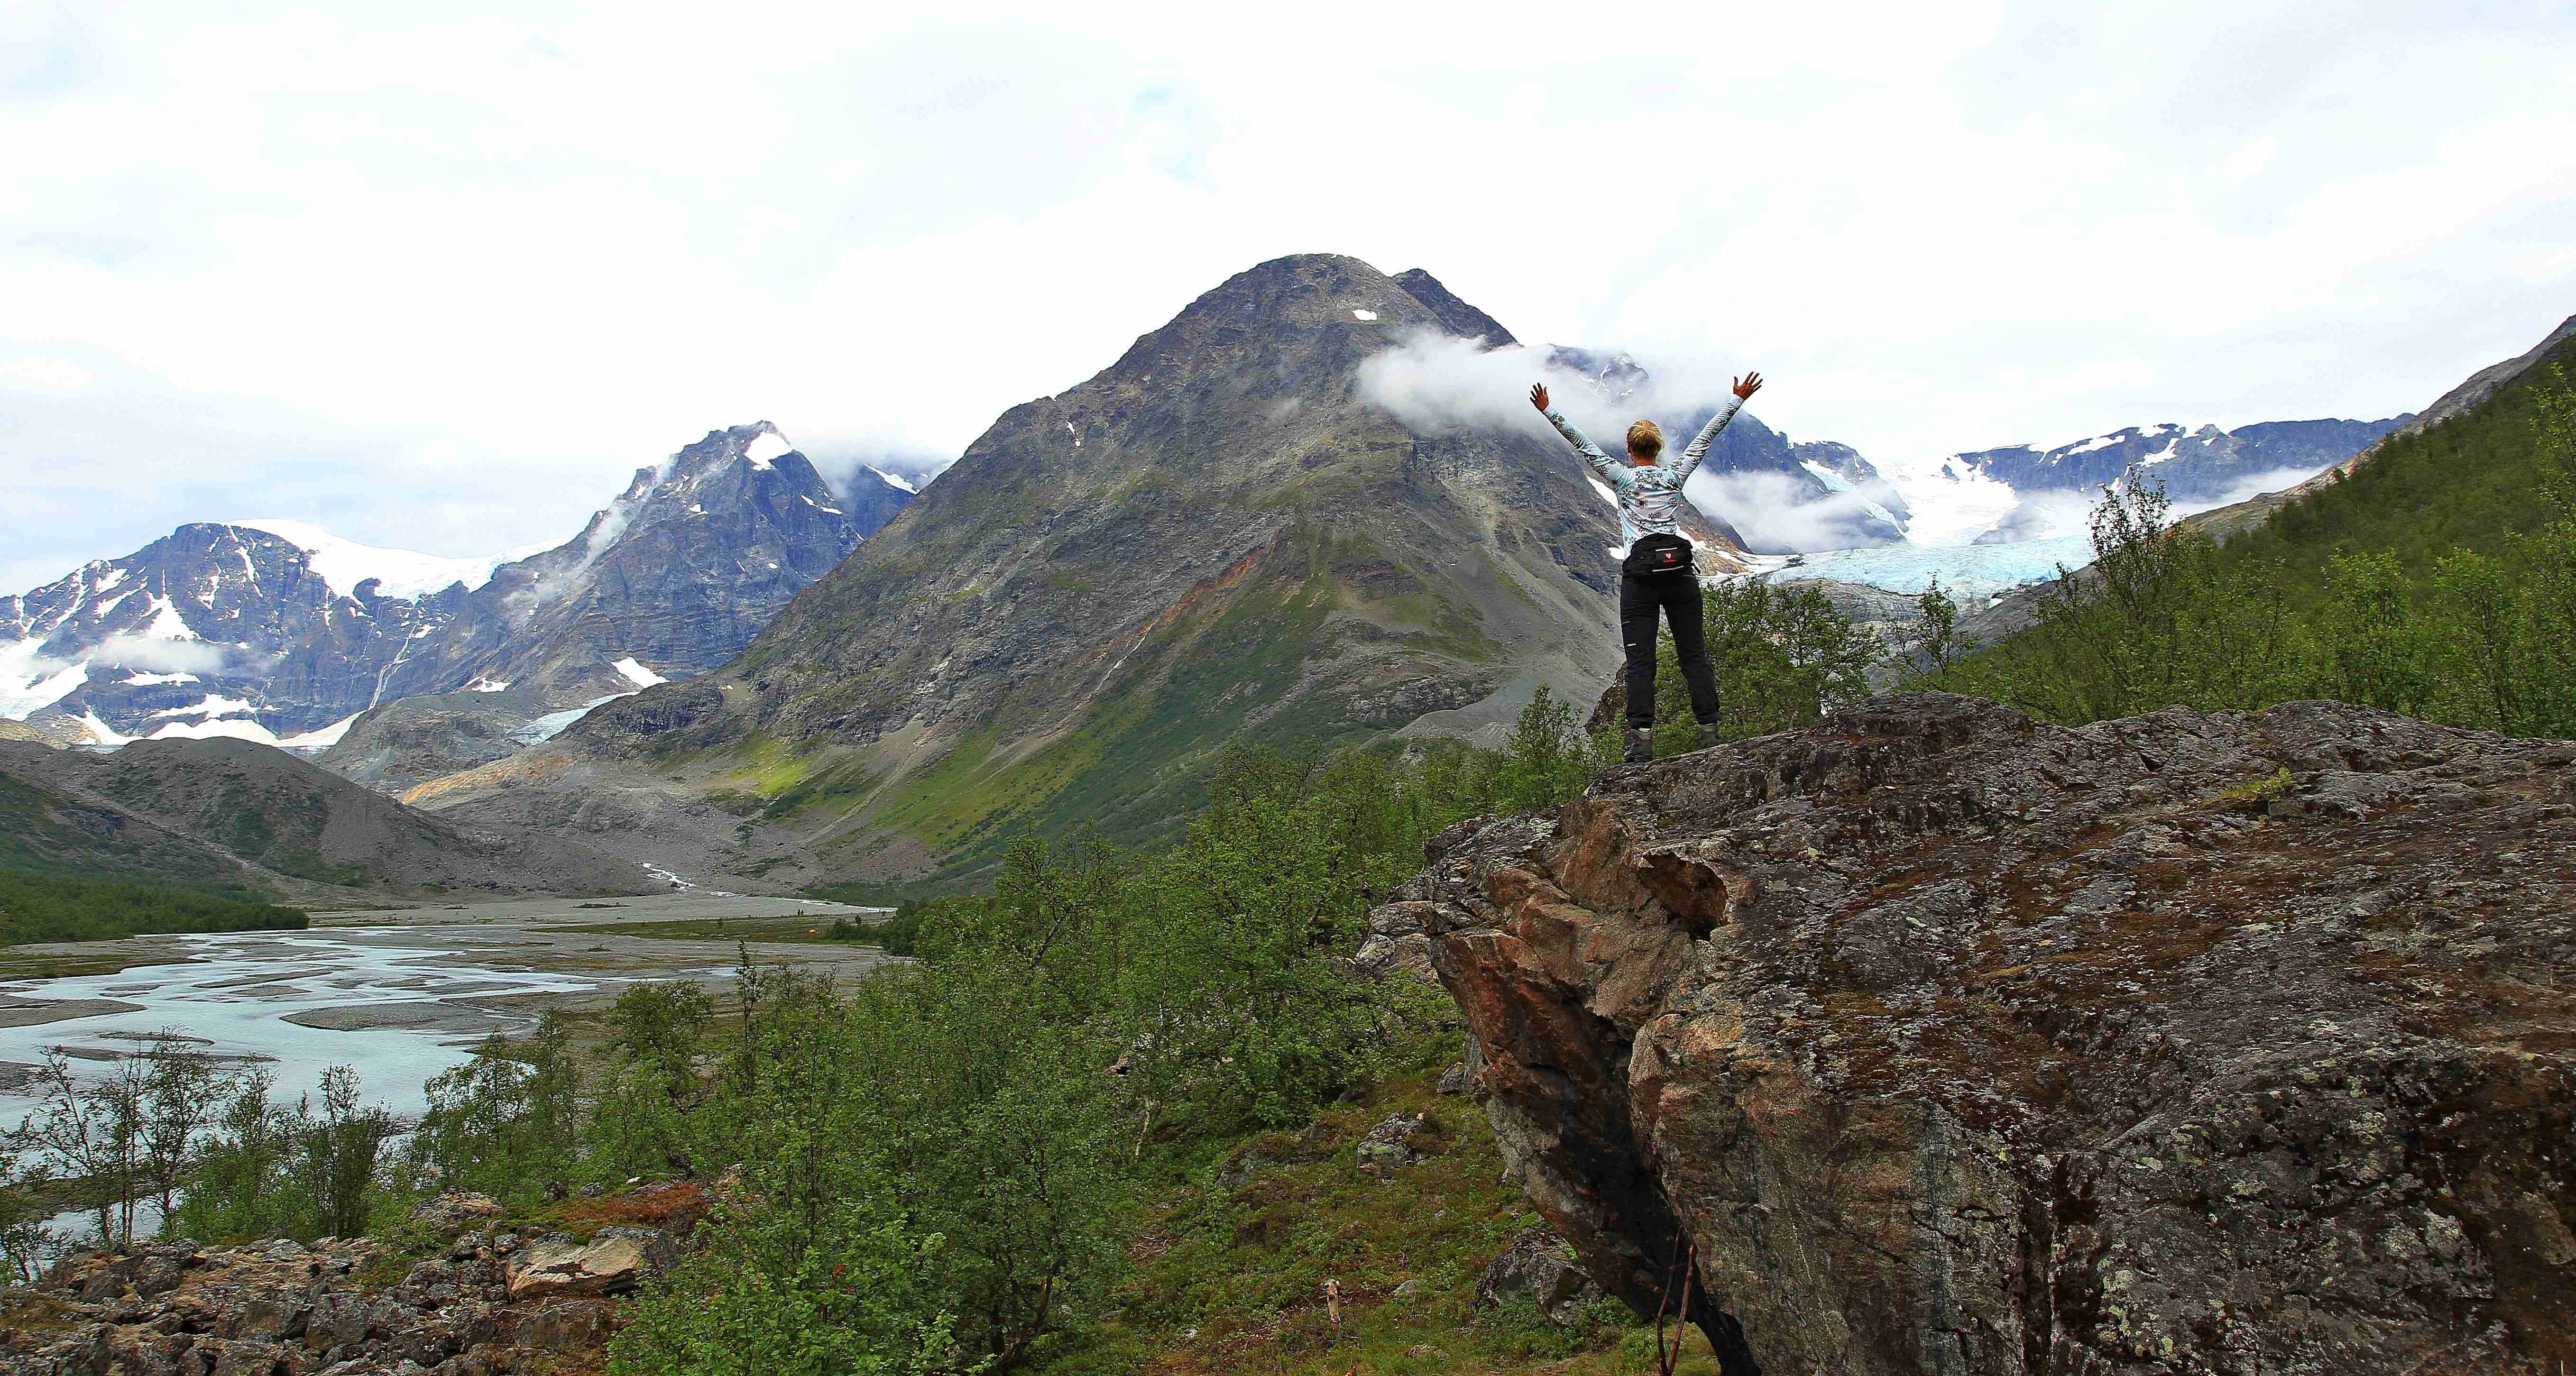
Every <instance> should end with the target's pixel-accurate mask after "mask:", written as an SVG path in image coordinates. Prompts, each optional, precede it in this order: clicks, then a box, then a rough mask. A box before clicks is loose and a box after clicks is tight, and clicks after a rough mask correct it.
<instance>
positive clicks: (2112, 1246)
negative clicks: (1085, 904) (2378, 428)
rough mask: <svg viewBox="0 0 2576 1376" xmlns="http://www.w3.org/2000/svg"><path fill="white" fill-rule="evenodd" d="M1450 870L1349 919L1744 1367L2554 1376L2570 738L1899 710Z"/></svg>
mask: <svg viewBox="0 0 2576 1376" xmlns="http://www.w3.org/2000/svg"><path fill="white" fill-rule="evenodd" d="M2284 770H2286V771H2288V775H2289V777H2288V778H2287V780H2281V779H2280V778H2279V777H2278V775H2279V774H2280V772H2281V771H2284ZM1434 849H1435V859H1434V862H1433V864H1432V866H1431V868H1429V869H1428V870H1426V871H1425V872H1424V874H1423V875H1421V876H1420V877H1419V878H1417V879H1416V880H1415V881H1413V883H1412V884H1411V885H1410V886H1408V888H1407V889H1406V890H1405V891H1402V892H1400V893H1398V894H1397V895H1396V898H1397V899H1398V900H1399V902H1398V903H1395V904H1390V905H1389V906H1388V907H1387V908H1385V909H1381V910H1380V913H1379V914H1378V917H1379V919H1380V920H1379V921H1377V922H1374V923H1373V924H1372V926H1373V929H1374V930H1375V931H1376V932H1378V933H1379V935H1380V936H1382V937H1385V938H1388V939H1401V934H1402V930H1403V929H1404V928H1406V927H1407V926H1408V925H1409V927H1410V930H1412V931H1415V932H1418V933H1419V934H1421V935H1422V936H1425V937H1428V938H1430V939H1431V945H1432V951H1431V954H1432V961H1433V964H1434V966H1435V967H1436V969H1437V972H1438V975H1439V978H1440V980H1441V982H1442V984H1443V985H1444V986H1446V987H1447V988H1448V990H1449V991H1450V993H1451V994H1452V995H1453V996H1454V997H1455V998H1456V999H1457V1002H1458V1004H1459V1007H1460V1009H1461V1010H1462V1011H1463V1013H1464V1015H1465V1018H1466V1021H1467V1025H1468V1027H1469V1030H1470V1032H1471V1034H1472V1038H1473V1042H1472V1049H1473V1050H1475V1051H1476V1052H1479V1053H1481V1058H1482V1059H1481V1066H1480V1068H1479V1070H1478V1076H1477V1078H1478V1084H1477V1087H1476V1092H1477V1094H1478V1095H1479V1096H1480V1097H1481V1098H1482V1099H1483V1101H1484V1103H1485V1106H1486V1109H1487V1112H1488V1114H1489V1116H1490V1117H1491V1118H1492V1120H1493V1123H1494V1126H1495V1128H1496V1131H1497V1135H1498V1137H1499V1138H1500V1140H1501V1142H1502V1144H1503V1146H1504V1149H1505V1152H1506V1155H1507V1157H1508V1158H1509V1160H1510V1161H1511V1163H1512V1169H1513V1170H1514V1171H1515V1173H1517V1174H1518V1175H1519V1177H1520V1179H1521V1181H1522V1184H1523V1186H1524V1188H1525V1189H1526V1191H1527V1192H1528V1194H1529V1197H1530V1198H1531V1200H1532V1201H1533V1203H1534V1204H1535V1205H1536V1207H1537V1208H1538V1209H1539V1211H1540V1212H1541V1213H1542V1214H1543V1215H1545V1217H1546V1218H1547V1220H1548V1222H1549V1223H1550V1224H1551V1225H1552V1226H1554V1227H1555V1228H1556V1229H1557V1230H1558V1231H1559V1232H1560V1233H1562V1234H1563V1235H1564V1236H1565V1237H1566V1238H1567V1239H1568V1240H1569V1241H1570V1242H1571V1243H1572V1244H1573V1246H1574V1247H1575V1249H1576V1251H1577V1252H1578V1253H1579V1254H1580V1256H1581V1258H1582V1260H1583V1263H1584V1268H1585V1270H1587V1271H1588V1272H1589V1273H1590V1274H1591V1275H1592V1276H1593V1278H1594V1279H1595V1280H1596V1281H1598V1282H1600V1283H1601V1284H1602V1285H1603V1286H1604V1288H1606V1289H1608V1290H1609V1291H1611V1292H1612V1293H1614V1294H1617V1295H1619V1296H1620V1297H1621V1298H1623V1299H1625V1300H1627V1301H1628V1302H1629V1303H1630V1304H1631V1305H1633V1306H1636V1307H1637V1308H1639V1309H1640V1310H1641V1312H1645V1313H1653V1312H1654V1311H1655V1310H1656V1308H1657V1306H1658V1304H1659V1303H1660V1302H1664V1301H1666V1300H1667V1299H1668V1298H1669V1299H1670V1300H1671V1301H1672V1302H1674V1303H1676V1304H1678V1303H1679V1300H1680V1296H1679V1295H1678V1294H1677V1293H1669V1292H1670V1291H1672V1289H1673V1282H1672V1279H1671V1278H1672V1277H1673V1276H1674V1275H1675V1274H1676V1273H1677V1264H1685V1263H1686V1264H1687V1265H1688V1266H1689V1267H1690V1268H1691V1271H1692V1274H1693V1275H1694V1276H1695V1284H1694V1286H1693V1289H1692V1293H1691V1297H1690V1301H1689V1305H1688V1308H1689V1312H1690V1315H1691V1317H1692V1318H1693V1319H1694V1320H1695V1321H1697V1322H1698V1323H1699V1324H1700V1325H1701V1326H1702V1327H1703V1328H1704V1329H1706V1330H1707V1331H1708V1333H1709V1335H1710V1337H1711V1339H1712V1341H1713V1342H1714V1343H1715V1344H1716V1346H1717V1349H1718V1351H1719V1353H1720V1354H1721V1356H1723V1357H1724V1358H1725V1359H1726V1361H1727V1371H1728V1373H1729V1376H1746V1373H1756V1372H1770V1373H1789V1372H1797V1373H1808V1372H1852V1373H1882V1372H1884V1373H1900V1372H1902V1373H1913V1372H1944V1373H1948V1372H1962V1373H1964V1372H1980V1373H1982V1372H1998V1373H2004V1372H2009V1373H2033V1374H2038V1373H2063V1374H2064V1376H2094V1374H2095V1373H2113V1372H2208V1373H2245V1374H2246V1376H2252V1373H2256V1372H2263V1373H2319V1376H2323V1374H2324V1373H2335V1374H2336V1376H2353V1374H2357V1373H2388V1374H2389V1376H2397V1373H2416V1374H2417V1376H2433V1373H2459V1374H2460V1376H2466V1373H2472V1372H2476V1373H2498V1372H2503V1373H2512V1372H2529V1373H2540V1372H2555V1371H2557V1370H2558V1364H2559V1363H2560V1362H2562V1361H2564V1360H2567V1359H2570V1358H2576V1236H2571V1233H2570V1229H2569V1220H2570V1219H2571V1218H2576V1159H2571V1158H2576V1138H2571V1135H2570V1127H2571V1122H2570V1120H2571V1117H2576V1075H2571V1064H2570V1062H2571V1056H2576V1052H2572V1051H2571V1046H2576V1036H2571V1034H2576V1008H2571V999H2576V917H2571V913H2570V909H2571V905H2576V744H2571V743H2568V742H2555V741H2517V740H2507V739H2504V738H2500V737H2494V736H2487V735H2481V734H2478V733H2474V732H2465V731H2456V730H2451V729H2448V728H2443V727H2437V726H2432V725H2428V724H2426V723H2423V722H2418V721H2413V720H2410V719H2407V718H2403V717H2398V716H2394V715H2391V714H2388V713H2384V712H2378V711H2374V710H2370V709H2365V708H2358V707H2350V706H2343V705H2339V704H2331V703H2293V704H2287V705H2284V706H2280V707H2275V708H2272V709H2269V710H2266V711H2262V712H2256V713H2248V714H2222V715H2216V716H2203V715H2199V714H2196V713H2192V712H2188V711H2183V710H2180V709H2175V710H2169V711H2165V712H2159V713H2155V714H2152V715H2149V716H2145V717H2138V718H2132V719H2128V720H2123V721H2114V722H2104V723H2100V724H2098V725H2095V726H2091V727H2086V728H2082V729H2078V730H2066V729H2061V728H2056V727H2050V726H2043V725H2038V724H2035V723H2033V722H2031V721H2029V720H2027V719H2026V718H2024V717H2022V716H2020V715H2019V714H2017V713H2014V712H2012V711H2010V710H2009V709H2006V708H2002V707H1998V706H1996V705H1994V704H1991V703H1986V702H1982V701H1977V700H1973V699H1966V698H1955V697H1946V696H1938V695H1908V696H1898V697H1888V698H1880V699H1877V700H1875V701H1872V702H1870V703H1868V704H1865V705H1863V706H1862V707H1860V708H1858V709H1855V710H1853V711H1851V712H1847V713H1844V714H1842V715H1840V716H1837V717H1835V718H1832V719H1829V720H1828V721H1827V722H1825V723H1824V724H1822V725H1820V726H1818V727H1816V728H1813V729H1809V730H1805V731H1798V732H1790V733H1786V734H1782V735H1777V736H1770V737H1764V738H1761V739H1757V740H1751V741H1745V742H1741V743H1738V744H1736V745H1732V746H1728V747H1724V748H1721V749H1718V750H1711V751H1704V752H1699V753H1697V754H1691V755H1684V756H1679V757H1676V758H1672V759H1667V760H1663V761H1659V762H1657V763H1654V764H1651V765H1643V766H1637V767H1633V768H1623V769H1619V770H1614V771H1612V772H1611V773H1609V774H1607V775H1605V776H1604V777H1603V778H1602V780H1601V781H1600V783H1599V784H1597V785H1596V786H1595V787H1594V789H1593V790H1592V792H1591V793H1590V794H1589V795H1588V796H1587V797H1585V798H1584V799H1582V800H1580V801H1578V802H1576V803H1574V804H1571V805H1569V806H1567V807H1566V808H1564V809H1563V810H1562V811H1561V813H1560V814H1559V815H1558V816H1555V817H1553V818H1547V817H1538V818H1533V817H1520V818H1506V819H1502V820H1499V821H1493V822H1488V823H1483V824H1481V825H1480V826H1478V827H1476V828H1473V829H1471V830H1468V831H1466V832H1464V833H1462V834H1452V835H1449V836H1444V837H1443V838H1442V839H1441V840H1440V841H1438V842H1435V843H1434Z"/></svg>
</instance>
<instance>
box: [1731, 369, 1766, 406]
mask: <svg viewBox="0 0 2576 1376" xmlns="http://www.w3.org/2000/svg"><path fill="white" fill-rule="evenodd" d="M1761 390H1762V375H1761V374H1760V373H1746V374H1745V375H1744V376H1742V377H1739V378H1737V379H1736V380H1735V399H1736V400H1737V401H1750V400H1752V399H1753V394H1754V393H1756V392H1759V391H1761Z"/></svg>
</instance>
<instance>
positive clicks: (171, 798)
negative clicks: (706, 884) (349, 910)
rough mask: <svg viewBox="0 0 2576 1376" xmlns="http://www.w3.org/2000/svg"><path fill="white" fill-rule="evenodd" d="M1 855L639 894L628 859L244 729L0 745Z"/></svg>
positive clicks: (299, 891) (50, 863)
mask: <svg viewBox="0 0 2576 1376" xmlns="http://www.w3.org/2000/svg"><path fill="white" fill-rule="evenodd" d="M0 821H5V823H6V825H5V826H0V866H6V867H8V868H11V869H26V870H36V871H42V872H46V873H54V874H69V875H78V876H84V877H99V878H116V879H134V880H139V881H144V882H151V883H168V884H178V885H183V886H187V887H193V888H206V889H220V890H237V891H248V892H252V893H258V894H263V895H267V896H270V897H275V898H281V899H285V900H287V901H291V902H297V903H307V904H357V905H363V904H370V903H380V902H382V901H384V900H385V899H386V898H388V897H420V896H427V895H430V894H437V893H461V892H469V891H471V892H477V893H485V894H489V893H644V892H656V891H660V890H662V889H665V888H667V887H668V886H667V885H666V884H664V883H663V882H661V881H659V880H656V879H654V878H653V877H651V876H650V875H648V874H646V873H645V872H644V871H643V870H642V869H641V868H639V867H637V866H635V865H633V864H630V863H628V862H626V861H622V860H615V859H611V858H609V857H608V856H605V855H602V854H599V853H597V852H595V851H592V850H590V849H588V848H586V847H582V846H579V845H573V844H567V843H564V842H561V841H556V840H551V839H548V838H546V837H541V836H526V835H510V834H503V833H501V832H497V831H493V830H488V829H485V828H481V827H475V826H469V825H464V824H460V823H459V822H457V821H454V820H449V819H442V818H436V817H431V816H428V815H426V814H423V813H421V812H419V811H416V810H414V809H412V808H408V807H405V806H403V805H402V804H400V803H397V802H395V801H393V800H392V799H390V798H387V797H384V796H383V795H381V794H379V793H376V792H374V791H372V790H370V789H367V788H364V787H362V786H360V785H358V784H354V783H351V782H349V781H348V780H346V779H342V778H339V777H337V776H335V775H332V774H328V773H325V772H323V771H322V770H321V769H318V768H316V767H315V766H313V765H311V764H309V763H307V762H305V761H303V760H300V759H297V758H296V757H294V756H292V755H289V754H285V753H283V752H281V751H277V750H273V749H270V748H269V747H267V746H264V745H259V744H255V743H253V742H249V741H240V740H230V739H220V738H219V739H212V740H169V741H138V742H136V743H134V744H132V745H129V746H127V747H125V748H124V749H122V750H118V751H116V752H114V753H112V754H102V753H96V752H90V751H79V750H61V749H54V748H51V747H47V746H43V745H32V744H24V743H19V742H14V741H10V742H0Z"/></svg>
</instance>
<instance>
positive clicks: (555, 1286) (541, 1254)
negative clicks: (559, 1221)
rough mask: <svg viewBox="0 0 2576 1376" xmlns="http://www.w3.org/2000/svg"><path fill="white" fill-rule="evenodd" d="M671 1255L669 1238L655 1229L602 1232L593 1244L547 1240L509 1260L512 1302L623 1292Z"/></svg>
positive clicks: (660, 1267) (592, 1240)
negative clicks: (556, 1296) (544, 1297)
mask: <svg viewBox="0 0 2576 1376" xmlns="http://www.w3.org/2000/svg"><path fill="white" fill-rule="evenodd" d="M671 1256H672V1248H671V1243H670V1239H669V1238H667V1237H665V1236H663V1234H662V1233H661V1231H660V1230H659V1229H653V1228H602V1229H601V1230H600V1231H599V1234H598V1235H597V1236H596V1237H594V1238H592V1239H591V1240H590V1241H589V1242H575V1241H573V1240H572V1239H570V1238H560V1239H548V1240H545V1241H541V1242H537V1243H535V1244H532V1245H530V1246H529V1247H527V1248H525V1249H524V1250H522V1251H520V1252H519V1253H518V1254H517V1255H515V1256H513V1257H511V1258H510V1267H509V1291H510V1298H511V1299H514V1300H518V1299H527V1298H529V1297H531V1296H541V1295H617V1294H623V1293H625V1292H626V1291H629V1290H632V1289H634V1288H635V1287H636V1286H637V1285H638V1284H640V1283H641V1282H642V1281H643V1279H644V1278H645V1277H646V1276H648V1275H651V1274H653V1273H654V1272H656V1271H659V1270H662V1269H663V1268H665V1267H667V1266H669V1265H670V1261H671Z"/></svg>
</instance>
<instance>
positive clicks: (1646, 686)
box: [1529, 373, 1762, 764]
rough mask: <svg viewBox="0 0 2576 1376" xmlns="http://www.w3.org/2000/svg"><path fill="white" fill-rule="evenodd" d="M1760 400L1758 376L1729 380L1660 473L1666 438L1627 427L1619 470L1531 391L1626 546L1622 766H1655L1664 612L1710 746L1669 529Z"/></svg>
mask: <svg viewBox="0 0 2576 1376" xmlns="http://www.w3.org/2000/svg"><path fill="white" fill-rule="evenodd" d="M1761 390H1762V375H1761V374H1760V373H1746V374H1745V375H1744V376H1742V377H1740V378H1737V379H1736V380H1735V396H1734V397H1733V398H1732V399H1731V400H1729V401H1728V402H1727V403H1726V404H1725V405H1724V406H1721V407H1719V408H1718V410H1717V414H1716V415H1714V416H1711V417H1710V418H1709V422H1708V424H1707V425H1704V426H1702V427H1700V432H1699V438H1697V439H1695V440H1692V441H1691V442H1690V447H1689V448H1686V449H1684V450H1682V456H1681V460H1680V461H1679V462H1677V463H1674V464H1670V465H1666V464H1662V463H1659V462H1658V460H1659V459H1661V458H1662V457H1663V452H1664V432H1663V430H1662V429H1660V428H1659V427H1657V426H1656V424H1655V423H1654V422H1653V421H1650V420H1641V421H1639V422H1637V423H1636V424H1634V425H1631V426H1629V427H1628V462H1627V463H1626V464H1616V463H1612V462H1611V461H1610V456H1609V455H1607V454H1604V453H1602V452H1601V447H1600V446H1599V445H1596V444H1594V443H1593V442H1592V441H1590V440H1588V439H1585V438H1584V437H1583V432H1582V431H1580V430H1577V429H1575V428H1574V423H1573V422H1572V421H1569V420H1567V419H1566V418H1565V417H1563V416H1560V415H1558V414H1557V413H1556V411H1555V410H1554V409H1553V408H1552V407H1550V406H1549V405H1548V404H1547V387H1546V385H1545V384H1544V383H1542V384H1539V385H1536V386H1533V387H1531V388H1530V393H1529V396H1530V405H1532V406H1535V407H1537V408H1538V410H1539V414H1540V415H1543V416H1545V417H1547V420H1548V424H1550V425H1553V426H1555V427H1556V433H1558V434H1560V435H1563V436H1565V438H1566V441H1567V442H1568V443H1570V444H1572V445H1573V446H1574V448H1575V451H1576V452H1577V453H1580V454H1581V455H1583V458H1584V461H1585V462H1586V463H1589V464H1591V465H1592V469H1593V471H1594V472H1596V473H1599V474H1600V475H1601V480H1602V481H1603V482H1605V483H1608V484H1609V485H1610V490H1611V492H1613V493H1614V494H1616V495H1617V497H1618V501H1619V535H1620V538H1621V539H1622V540H1624V541H1625V542H1626V548H1625V550H1624V551H1623V552H1622V557H1621V559H1620V561H1619V638H1620V640H1621V641H1622V642H1623V643H1624V644H1625V646H1626V648H1627V653H1628V729H1627V731H1626V733H1625V735H1624V737H1623V739H1622V740H1621V742H1620V743H1621V745H1622V747H1623V749H1622V750H1621V752H1620V758H1622V759H1624V760H1626V761H1627V762H1628V763H1630V764H1643V763H1644V762H1646V761H1648V760H1651V759H1653V758H1654V757H1655V747H1654V727H1655V612H1656V609H1658V608H1661V609H1662V611H1663V614H1664V617H1665V619H1667V620H1669V621H1670V622H1671V623H1672V627H1673V650H1674V651H1675V653H1677V654H1678V655H1679V656H1680V658H1681V662H1682V679H1683V681H1685V682H1687V683H1688V684H1689V685H1690V703H1691V715H1692V716H1694V717H1697V718H1698V719H1699V746H1700V748H1701V749H1703V750H1705V749H1707V748H1708V747H1710V746H1712V745H1715V744H1717V711H1718V706H1717V673H1716V671H1715V670H1713V669H1711V668H1710V667H1709V663H1708V642H1707V639H1706V637H1704V636H1703V635H1702V634H1701V630H1700V600H1699V579H1698V578H1697V577H1695V576H1694V575H1693V571H1692V568H1691V544H1690V541H1689V540H1687V539H1685V538H1683V536H1682V534H1681V531H1680V530H1679V529H1678V528H1676V525H1675V521H1674V516H1673V513H1674V510H1675V509H1676V508H1677V507H1679V506H1680V505H1681V501H1682V484H1683V483H1684V482H1685V481H1687V480H1688V479H1689V478H1690V475H1691V474H1692V473H1693V472H1694V471H1696V470H1697V469H1698V468H1699V463H1700V460H1701V459H1704V458H1706V457H1708V446H1709V445H1710V444H1711V443H1712V442H1714V441H1715V440H1716V439H1717V432H1719V431H1721V430H1724V429H1725V428H1726V423H1727V422H1728V421H1731V420H1733V419H1735V413H1736V412H1737V411H1738V410H1740V409H1742V407H1743V405H1744V402H1745V399H1746V398H1748V397H1751V396H1752V395H1753V394H1754V393H1755V392H1758V391H1761Z"/></svg>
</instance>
